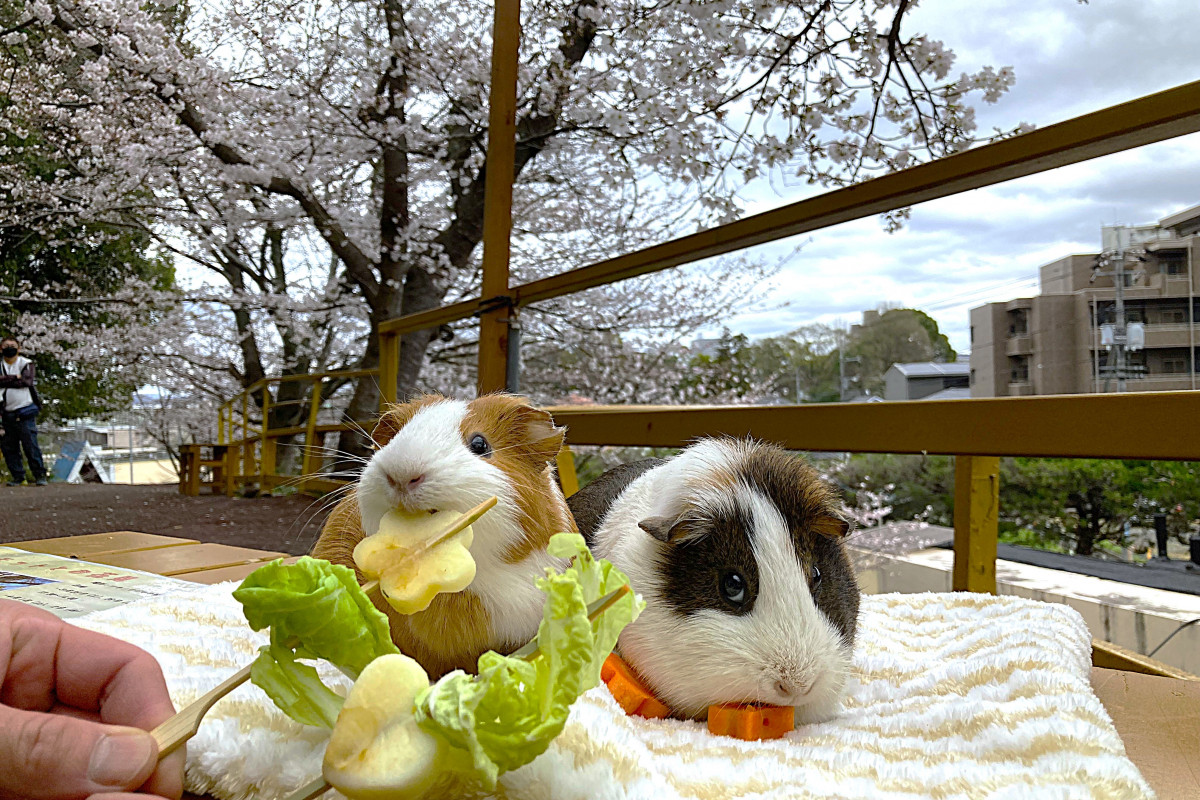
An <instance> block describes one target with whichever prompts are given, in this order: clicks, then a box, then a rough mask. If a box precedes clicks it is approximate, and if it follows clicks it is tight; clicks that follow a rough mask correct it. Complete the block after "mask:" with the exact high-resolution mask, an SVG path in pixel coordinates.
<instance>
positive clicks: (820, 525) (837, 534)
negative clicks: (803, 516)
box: [812, 511, 854, 541]
mask: <svg viewBox="0 0 1200 800" xmlns="http://www.w3.org/2000/svg"><path fill="white" fill-rule="evenodd" d="M853 528H854V523H853V522H851V520H850V518H849V517H847V516H846V515H845V514H844V513H842V512H840V511H834V512H830V513H825V514H822V515H821V516H819V517H817V519H816V521H815V522H813V524H812V530H813V532H814V533H819V534H821V535H822V536H824V537H826V538H828V539H833V540H834V541H837V540H838V539H844V538H845V537H846V536H848V535H849V534H850V531H851V530H853Z"/></svg>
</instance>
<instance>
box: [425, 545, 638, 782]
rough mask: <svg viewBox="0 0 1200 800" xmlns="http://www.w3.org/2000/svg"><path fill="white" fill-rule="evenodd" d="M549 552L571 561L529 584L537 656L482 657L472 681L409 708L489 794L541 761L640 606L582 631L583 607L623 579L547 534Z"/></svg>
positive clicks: (627, 606)
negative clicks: (468, 765) (540, 604)
mask: <svg viewBox="0 0 1200 800" xmlns="http://www.w3.org/2000/svg"><path fill="white" fill-rule="evenodd" d="M548 550H549V552H550V553H551V554H552V555H555V556H559V557H563V558H568V557H569V558H573V559H574V561H573V562H572V564H571V565H570V567H568V568H567V569H566V570H565V571H564V572H561V573H557V572H555V571H554V570H547V571H546V577H545V578H540V579H538V581H537V584H538V588H539V589H541V590H542V591H543V592H545V593H546V596H547V599H546V603H545V606H544V609H543V614H542V622H541V624H540V625H539V626H538V638H537V642H538V649H539V655H538V657H536V658H534V659H532V660H530V661H526V660H524V659H521V658H514V657H512V656H502V655H499V654H498V653H494V652H487V653H484V654H483V655H482V656H480V658H479V674H478V675H468V674H466V673H464V672H462V671H459V670H456V671H454V672H451V673H449V674H447V675H445V676H444V677H443V678H442V679H441V680H439V681H438V682H437V683H435V684H434V685H433V686H431V687H429V689H427V690H425V691H424V692H422V693H421V694H420V695H418V696H417V699H416V719H417V722H418V724H420V725H421V727H422V728H424V729H425V730H427V731H429V732H431V733H435V734H437V735H439V736H441V737H443V738H444V739H446V741H448V742H449V743H450V744H451V745H453V746H455V747H458V748H461V749H463V750H466V751H467V752H469V753H470V754H471V756H472V759H473V762H474V766H475V769H476V770H477V772H478V773H479V777H480V782H481V783H482V784H483V785H484V787H485V788H486V789H488V790H489V791H490V790H491V789H493V788H495V785H496V781H497V779H498V778H499V775H500V773H502V772H506V771H508V770H511V769H516V768H517V767H520V766H522V765H524V764H528V763H529V762H530V761H532V760H533V759H534V758H536V757H537V756H539V755H541V754H542V753H543V752H545V750H546V748H547V747H549V745H550V742H551V740H553V739H554V737H555V736H557V735H558V734H559V733H560V732H561V731H562V729H563V726H564V725H565V724H566V721H567V715H568V714H569V712H570V706H571V704H572V703H573V702H574V701H575V700H576V698H578V697H579V695H580V694H582V693H583V692H585V691H587V690H588V689H591V688H592V687H594V686H596V685H597V684H598V683H599V682H600V667H601V665H602V664H603V662H604V659H605V658H606V657H607V656H608V654H609V653H610V652H612V648H613V646H614V645H615V644H616V641H617V635H618V634H619V633H620V632H621V629H622V628H624V627H625V626H626V625H628V624H629V623H630V622H632V621H633V620H634V619H636V618H637V615H638V614H639V613H640V611H641V609H642V608H643V607H644V605H645V604H644V603H642V602H641V601H640V600H637V599H636V598H635V597H634V595H633V594H632V593H629V594H626V595H625V596H624V597H622V598H621V599H620V600H618V601H617V602H616V603H615V604H613V606H612V607H611V608H609V610H608V611H606V612H605V613H603V614H601V615H600V616H599V617H598V618H597V619H596V621H595V622H594V623H593V622H589V621H588V618H587V607H588V604H589V603H591V602H593V601H595V600H597V599H598V598H600V597H602V596H603V595H605V594H607V593H608V592H611V591H614V590H615V589H617V588H619V587H620V586H622V585H625V584H628V582H629V579H628V578H626V577H625V575H624V574H623V573H622V572H621V571H620V570H618V569H616V568H615V567H613V565H612V564H610V563H608V562H607V561H604V560H599V561H597V560H596V559H595V558H593V557H592V555H591V553H590V552H588V549H587V546H586V545H585V544H584V541H583V537H582V536H580V535H579V534H557V535H555V536H554V537H552V538H551V539H550V545H549V548H548Z"/></svg>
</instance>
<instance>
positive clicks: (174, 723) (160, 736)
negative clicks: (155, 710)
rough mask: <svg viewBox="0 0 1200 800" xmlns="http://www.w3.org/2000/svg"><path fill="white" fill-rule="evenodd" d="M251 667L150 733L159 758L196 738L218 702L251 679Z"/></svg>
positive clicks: (230, 677)
mask: <svg viewBox="0 0 1200 800" xmlns="http://www.w3.org/2000/svg"><path fill="white" fill-rule="evenodd" d="M251 666H253V665H252V664H247V665H246V666H244V667H242V668H241V669H239V670H238V671H237V672H235V673H233V674H232V675H230V676H229V677H228V678H226V679H225V680H224V681H223V682H222V683H221V684H220V685H219V686H217V687H216V688H215V689H213V690H212V691H210V692H208V693H207V694H205V695H204V696H203V697H201V698H200V699H199V700H197V701H195V702H194V703H192V704H191V705H189V706H188V707H187V708H185V709H184V710H183V711H180V712H179V713H178V714H176V715H175V716H173V717H171V718H170V719H169V720H167V721H166V722H164V723H163V724H161V725H159V726H158V727H157V728H155V729H154V730H152V731H150V735H151V736H153V737H154V741H156V742H158V757H159V758H160V759H161V758H163V757H164V756H166V755H167V754H168V753H171V752H173V751H174V750H175V749H176V748H177V747H179V745H181V744H183V743H184V742H186V741H187V740H188V739H190V738H192V737H193V736H195V735H196V731H198V730H199V729H200V720H202V719H204V715H205V714H207V713H208V710H209V709H210V708H212V707H213V705H214V704H215V703H216V702H217V701H218V700H220V699H221V698H222V697H224V696H225V695H227V694H229V693H230V692H232V691H233V690H234V689H236V688H237V687H239V686H241V685H242V684H243V683H245V682H246V679H247V678H249V677H250V668H251Z"/></svg>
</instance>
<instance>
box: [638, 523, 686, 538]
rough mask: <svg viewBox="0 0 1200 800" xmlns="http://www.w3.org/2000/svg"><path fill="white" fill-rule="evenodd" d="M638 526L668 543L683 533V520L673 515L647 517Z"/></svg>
mask: <svg viewBox="0 0 1200 800" xmlns="http://www.w3.org/2000/svg"><path fill="white" fill-rule="evenodd" d="M638 527H639V528H641V529H642V530H644V531H645V532H646V533H648V534H650V535H651V536H653V537H654V538H655V539H658V540H659V541H660V542H664V543H667V544H669V543H670V542H672V541H673V540H675V539H678V538H679V537H680V536H681V535H683V520H681V519H674V518H672V517H646V518H645V519H644V520H642V521H641V522H639V523H638Z"/></svg>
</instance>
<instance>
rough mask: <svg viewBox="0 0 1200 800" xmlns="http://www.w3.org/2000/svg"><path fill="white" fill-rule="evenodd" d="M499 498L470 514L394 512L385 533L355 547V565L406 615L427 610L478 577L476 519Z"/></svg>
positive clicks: (384, 523)
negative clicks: (472, 549)
mask: <svg viewBox="0 0 1200 800" xmlns="http://www.w3.org/2000/svg"><path fill="white" fill-rule="evenodd" d="M494 504H495V501H494V499H493V500H492V501H489V502H488V503H484V504H482V505H481V506H479V507H477V508H476V509H473V510H472V511H470V512H468V513H467V514H460V513H458V512H457V511H438V512H435V513H432V514H430V513H416V514H409V513H405V512H401V511H390V512H388V513H387V514H385V515H384V517H383V519H382V521H381V522H380V523H379V532H378V533H376V534H374V535H373V536H368V537H367V538H365V539H363V540H362V541H361V542H359V543H358V545H357V546H356V547H355V548H354V563H355V564H356V565H358V568H359V569H360V570H361V571H362V572H363V574H364V575H366V576H367V577H368V578H369V579H373V580H378V581H379V590H380V591H381V592H382V593H383V596H384V598H385V599H386V600H387V601H388V604H389V605H391V606H392V608H394V609H396V611H398V612H400V613H401V614H415V613H417V612H418V611H424V610H425V609H426V608H428V607H429V604H430V603H431V602H433V598H434V597H436V596H437V595H438V594H440V593H442V592H461V591H462V590H463V589H465V588H467V587H468V586H469V585H470V584H471V581H472V580H474V579H475V559H473V558H471V553H470V550H469V548H470V546H471V542H472V541H473V537H474V534H473V532H472V531H471V527H470V523H471V522H474V521H475V520H476V519H478V518H479V517H480V516H481V515H482V514H483V512H484V511H486V510H487V509H488V508H491V506H492V505H494Z"/></svg>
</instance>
